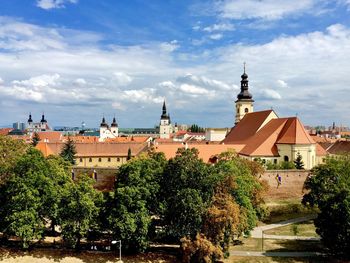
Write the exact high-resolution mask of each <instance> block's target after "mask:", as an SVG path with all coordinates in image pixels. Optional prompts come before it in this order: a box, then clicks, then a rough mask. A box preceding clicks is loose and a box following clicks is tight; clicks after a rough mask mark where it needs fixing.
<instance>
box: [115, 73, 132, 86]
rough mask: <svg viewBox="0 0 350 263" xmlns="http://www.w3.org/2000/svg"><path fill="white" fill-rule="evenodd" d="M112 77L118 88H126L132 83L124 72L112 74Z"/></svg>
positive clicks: (130, 78)
mask: <svg viewBox="0 0 350 263" xmlns="http://www.w3.org/2000/svg"><path fill="white" fill-rule="evenodd" d="M113 76H114V80H115V82H116V84H117V85H118V86H126V85H128V84H129V83H131V82H132V77H130V76H129V75H128V74H126V73H124V72H114V73H113Z"/></svg>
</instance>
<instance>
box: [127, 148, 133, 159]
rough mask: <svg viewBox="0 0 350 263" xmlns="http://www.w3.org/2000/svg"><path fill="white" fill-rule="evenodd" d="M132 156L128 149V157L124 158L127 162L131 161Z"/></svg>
mask: <svg viewBox="0 0 350 263" xmlns="http://www.w3.org/2000/svg"><path fill="white" fill-rule="evenodd" d="M131 157H132V155H131V149H130V148H129V149H128V156H127V157H126V160H127V161H129V160H130V159H131Z"/></svg>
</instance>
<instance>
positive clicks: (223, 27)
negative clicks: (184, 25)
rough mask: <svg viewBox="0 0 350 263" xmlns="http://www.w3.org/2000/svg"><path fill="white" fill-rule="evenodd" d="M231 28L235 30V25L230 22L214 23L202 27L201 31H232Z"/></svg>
mask: <svg viewBox="0 0 350 263" xmlns="http://www.w3.org/2000/svg"><path fill="white" fill-rule="evenodd" d="M233 30H235V26H234V25H233V24H231V23H221V24H214V25H211V26H207V27H205V28H203V31H206V32H209V33H211V32H215V31H233Z"/></svg>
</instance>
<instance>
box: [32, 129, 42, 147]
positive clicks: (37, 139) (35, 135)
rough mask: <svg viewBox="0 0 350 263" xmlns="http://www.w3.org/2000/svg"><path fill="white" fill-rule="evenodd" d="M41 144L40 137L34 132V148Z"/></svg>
mask: <svg viewBox="0 0 350 263" xmlns="http://www.w3.org/2000/svg"><path fill="white" fill-rule="evenodd" d="M39 142H40V136H39V134H38V133H37V132H34V134H33V138H32V143H31V144H32V146H33V147H35V146H37V145H38V143H39Z"/></svg>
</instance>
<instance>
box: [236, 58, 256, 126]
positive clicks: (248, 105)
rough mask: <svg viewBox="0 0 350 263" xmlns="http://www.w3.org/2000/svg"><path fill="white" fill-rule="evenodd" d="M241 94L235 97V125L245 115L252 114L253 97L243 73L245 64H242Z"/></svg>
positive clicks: (246, 77)
mask: <svg viewBox="0 0 350 263" xmlns="http://www.w3.org/2000/svg"><path fill="white" fill-rule="evenodd" d="M241 78H242V80H241V92H240V93H239V94H238V95H237V100H236V102H235V103H236V119H235V125H236V124H237V123H238V122H239V121H240V120H241V119H242V118H243V117H244V115H246V114H247V113H250V112H253V102H254V100H253V96H252V94H250V93H249V91H248V88H249V86H248V75H247V73H246V72H245V62H244V72H243V75H242V76H241Z"/></svg>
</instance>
